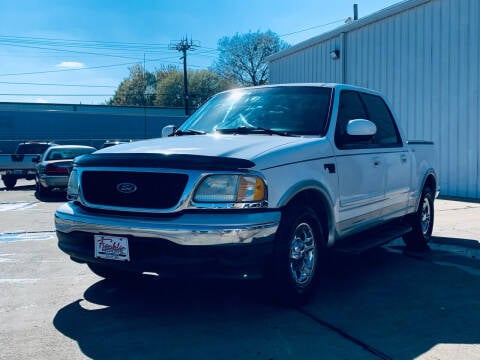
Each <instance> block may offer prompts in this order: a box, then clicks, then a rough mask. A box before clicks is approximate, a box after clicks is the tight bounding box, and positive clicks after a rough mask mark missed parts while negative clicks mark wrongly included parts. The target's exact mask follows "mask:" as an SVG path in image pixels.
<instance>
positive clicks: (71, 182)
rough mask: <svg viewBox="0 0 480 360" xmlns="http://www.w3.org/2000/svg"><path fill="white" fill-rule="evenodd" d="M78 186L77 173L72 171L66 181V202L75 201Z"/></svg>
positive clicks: (74, 170)
mask: <svg viewBox="0 0 480 360" xmlns="http://www.w3.org/2000/svg"><path fill="white" fill-rule="evenodd" d="M79 184H80V182H79V180H78V172H77V170H76V169H73V170H72V172H71V173H70V178H69V179H68V187H67V199H68V200H77V198H78V189H79Z"/></svg>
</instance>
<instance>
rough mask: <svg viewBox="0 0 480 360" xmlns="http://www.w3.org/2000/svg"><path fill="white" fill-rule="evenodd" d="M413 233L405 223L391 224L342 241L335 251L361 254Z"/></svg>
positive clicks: (335, 247)
mask: <svg viewBox="0 0 480 360" xmlns="http://www.w3.org/2000/svg"><path fill="white" fill-rule="evenodd" d="M410 231H412V227H411V226H410V225H407V224H405V223H390V224H386V225H382V226H380V227H376V228H374V229H370V230H367V231H364V232H361V233H359V234H355V235H352V236H349V237H347V238H345V239H342V240H340V241H339V242H338V243H337V245H335V246H334V249H335V250H336V251H339V252H345V253H357V254H359V253H361V252H364V251H366V250H368V249H371V248H374V247H378V246H381V245H384V244H386V243H388V242H390V241H392V240H394V239H397V238H399V237H401V236H402V235H405V234H406V233H408V232H410Z"/></svg>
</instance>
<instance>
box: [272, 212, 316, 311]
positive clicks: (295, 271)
mask: <svg viewBox="0 0 480 360" xmlns="http://www.w3.org/2000/svg"><path fill="white" fill-rule="evenodd" d="M324 244H325V239H324V235H323V231H322V227H321V223H320V220H319V219H318V216H317V214H316V212H315V211H314V210H313V209H312V208H311V207H309V206H294V207H290V208H287V209H286V211H285V212H284V214H283V219H282V222H281V224H280V227H279V229H278V232H277V238H276V244H275V251H274V264H273V267H274V272H273V274H272V275H273V276H272V279H271V280H272V282H273V285H274V290H275V294H276V296H277V300H278V301H280V302H281V303H284V304H287V305H298V304H301V303H304V302H305V301H306V300H307V299H308V297H309V296H310V295H311V294H312V291H313V289H314V286H315V283H316V278H317V272H318V271H317V268H318V265H319V264H318V263H319V255H320V253H321V252H322V249H323V247H324Z"/></svg>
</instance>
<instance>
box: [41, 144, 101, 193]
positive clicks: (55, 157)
mask: <svg viewBox="0 0 480 360" xmlns="http://www.w3.org/2000/svg"><path fill="white" fill-rule="evenodd" d="M96 150H97V149H95V148H94V147H91V146H83V145H56V146H51V147H50V148H48V149H47V151H45V152H44V153H43V155H42V156H41V158H40V159H39V162H38V164H37V166H36V177H35V182H36V188H37V194H38V195H40V196H42V195H46V194H48V193H49V192H50V191H51V190H52V189H54V188H59V189H66V188H67V185H68V177H69V175H70V171H71V169H72V166H73V159H74V158H75V157H77V156H80V155H85V154H90V153H92V152H94V151H96Z"/></svg>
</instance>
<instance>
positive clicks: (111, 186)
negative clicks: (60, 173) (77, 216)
mask: <svg viewBox="0 0 480 360" xmlns="http://www.w3.org/2000/svg"><path fill="white" fill-rule="evenodd" d="M187 181H188V176H187V175H185V174H171V173H154V172H123V171H84V172H83V173H82V193H83V197H84V198H85V200H86V201H87V202H89V203H91V204H94V205H104V206H116V207H128V208H146V209H168V208H171V207H173V206H175V205H176V204H177V203H178V201H179V200H180V197H181V196H182V193H183V191H184V189H185V186H186V184H187ZM120 184H123V186H121V185H120ZM125 184H127V185H125ZM132 185H134V186H132ZM132 189H135V190H134V191H132ZM120 190H123V192H122V191H120Z"/></svg>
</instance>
